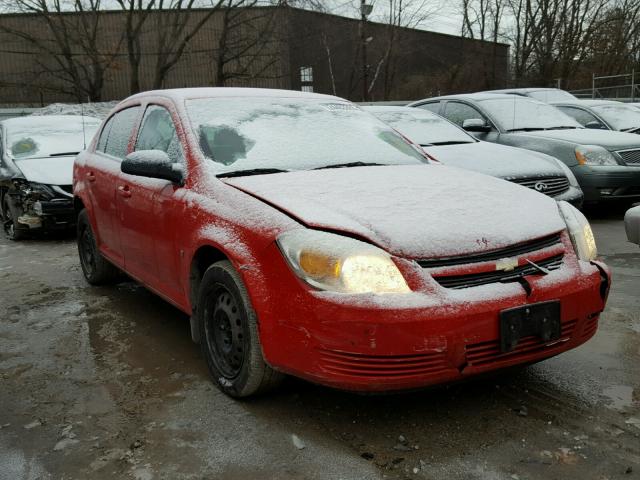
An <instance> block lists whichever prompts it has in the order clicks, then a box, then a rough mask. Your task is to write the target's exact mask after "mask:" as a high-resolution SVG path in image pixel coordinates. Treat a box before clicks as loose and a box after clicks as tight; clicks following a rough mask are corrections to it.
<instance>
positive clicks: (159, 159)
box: [120, 150, 184, 185]
mask: <svg viewBox="0 0 640 480" xmlns="http://www.w3.org/2000/svg"><path fill="white" fill-rule="evenodd" d="M120 171H122V172H123V173H128V174H129V175H137V176H139V177H149V178H161V179H163V180H169V181H171V182H173V183H177V184H178V185H182V184H183V183H184V167H183V166H182V164H180V163H174V162H172V161H171V160H170V159H169V156H168V155H167V154H166V152H163V151H162V150H139V151H137V152H131V153H130V154H129V155H127V156H126V158H125V159H124V160H123V161H122V163H121V164H120Z"/></svg>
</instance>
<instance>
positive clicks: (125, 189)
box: [118, 185, 131, 198]
mask: <svg viewBox="0 0 640 480" xmlns="http://www.w3.org/2000/svg"><path fill="white" fill-rule="evenodd" d="M118 192H119V193H120V195H121V196H123V197H124V198H129V197H130V196H131V190H129V185H120V186H119V187H118Z"/></svg>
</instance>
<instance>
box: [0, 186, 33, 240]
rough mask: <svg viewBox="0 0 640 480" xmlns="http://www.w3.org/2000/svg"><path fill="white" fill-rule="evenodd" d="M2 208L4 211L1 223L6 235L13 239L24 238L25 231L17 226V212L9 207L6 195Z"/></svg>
mask: <svg viewBox="0 0 640 480" xmlns="http://www.w3.org/2000/svg"><path fill="white" fill-rule="evenodd" d="M2 210H3V212H4V215H3V218H2V224H3V228H4V234H5V235H6V237H7V238H8V239H9V240H13V241H19V240H23V239H24V238H26V236H27V232H26V231H25V230H24V229H23V228H19V227H18V225H17V223H16V220H15V219H16V218H17V217H18V212H16V211H15V209H13V208H11V205H9V199H8V198H7V197H6V196H5V199H4V207H3V209H2Z"/></svg>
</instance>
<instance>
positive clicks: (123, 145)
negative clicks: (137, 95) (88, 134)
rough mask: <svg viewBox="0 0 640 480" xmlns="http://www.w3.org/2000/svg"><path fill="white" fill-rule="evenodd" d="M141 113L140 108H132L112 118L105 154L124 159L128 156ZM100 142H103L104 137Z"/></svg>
mask: <svg viewBox="0 0 640 480" xmlns="http://www.w3.org/2000/svg"><path fill="white" fill-rule="evenodd" d="M139 113H140V107H139V106H137V107H130V108H126V109H124V110H121V111H119V112H118V113H116V114H115V115H114V116H113V117H112V118H111V120H109V123H111V125H110V126H109V125H107V126H109V127H110V128H109V133H108V137H107V143H106V145H104V153H106V154H108V155H111V156H112V157H116V158H119V159H124V157H125V156H126V155H127V147H128V145H129V140H130V139H131V134H132V133H133V129H134V128H135V125H136V121H137V119H138V114H139ZM105 131H106V127H105ZM100 140H102V137H101V138H100ZM98 144H100V142H98ZM98 146H99V145H98Z"/></svg>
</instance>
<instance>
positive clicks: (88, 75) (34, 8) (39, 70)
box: [2, 0, 119, 101]
mask: <svg viewBox="0 0 640 480" xmlns="http://www.w3.org/2000/svg"><path fill="white" fill-rule="evenodd" d="M9 3H10V4H11V5H10V6H9V7H8V8H9V9H10V10H11V11H17V12H20V13H24V14H31V15H35V16H36V17H37V18H38V20H39V21H40V22H41V24H42V27H43V28H42V30H38V29H36V30H35V33H33V32H34V30H32V31H26V30H24V29H22V28H19V27H18V26H16V27H15V28H12V27H10V26H8V25H7V24H4V25H3V26H2V31H3V32H4V33H6V34H9V35H11V36H13V37H14V38H17V39H20V40H22V41H23V43H25V44H26V45H28V46H29V48H31V49H32V52H33V55H34V57H35V64H36V66H37V67H36V69H35V71H33V72H32V75H33V78H32V79H31V80H30V81H32V82H33V84H34V86H36V87H37V88H39V89H40V90H44V91H47V90H48V91H58V92H62V93H66V94H68V95H71V96H74V97H76V98H77V99H78V100H86V99H89V100H91V101H100V100H101V98H102V89H103V86H104V81H105V73H106V71H107V70H108V69H109V68H110V67H111V65H112V64H113V62H114V60H115V57H116V55H117V53H116V52H117V50H118V48H119V44H117V45H116V48H115V49H114V50H111V51H106V48H105V47H104V46H103V45H104V42H102V41H101V38H100V36H101V34H102V18H103V17H102V14H101V13H102V12H101V9H102V4H101V1H100V0H68V1H64V0H52V1H47V0H13V1H12V2H9ZM67 13H74V14H73V15H67Z"/></svg>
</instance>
